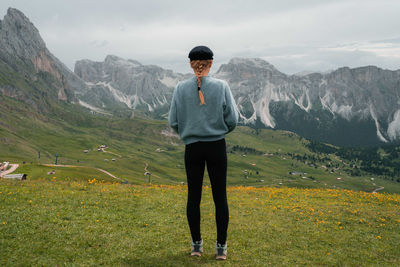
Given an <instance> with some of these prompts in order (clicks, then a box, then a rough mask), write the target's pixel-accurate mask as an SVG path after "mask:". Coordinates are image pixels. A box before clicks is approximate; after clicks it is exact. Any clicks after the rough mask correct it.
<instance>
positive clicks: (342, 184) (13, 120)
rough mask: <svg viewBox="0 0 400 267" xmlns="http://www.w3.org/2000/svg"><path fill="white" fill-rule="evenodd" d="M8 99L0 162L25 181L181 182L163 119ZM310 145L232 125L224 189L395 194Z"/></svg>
mask: <svg viewBox="0 0 400 267" xmlns="http://www.w3.org/2000/svg"><path fill="white" fill-rule="evenodd" d="M6 100H7V101H6V102H4V103H5V105H2V106H0V111H2V112H0V119H1V124H0V146H1V149H0V161H1V162H2V161H10V163H18V164H20V167H19V168H18V169H17V171H16V173H21V172H23V173H26V174H27V175H28V179H32V180H36V179H45V178H49V177H50V175H47V173H48V172H49V171H51V170H52V169H54V170H55V171H56V174H58V177H60V178H62V177H65V178H70V179H77V180H81V179H84V180H88V179H89V178H93V177H96V179H100V180H109V179H110V178H111V177H110V176H107V175H105V174H104V173H102V172H100V171H98V170H96V169H97V168H100V169H103V170H105V171H108V172H109V173H111V174H113V175H115V176H116V177H118V178H121V179H122V180H126V181H127V182H129V183H132V184H143V183H147V181H148V176H146V175H144V173H145V172H146V171H148V172H150V173H151V174H152V175H151V181H152V183H153V184H171V185H172V184H181V183H182V182H183V183H184V182H185V180H186V178H185V170H184V162H183V155H184V145H183V143H182V142H181V141H180V140H179V138H178V136H177V135H174V134H173V132H172V130H171V129H170V128H169V127H168V125H167V122H166V121H157V120H149V119H145V118H143V117H141V116H136V117H135V118H134V119H123V118H115V117H108V116H97V115H90V114H87V115H82V114H85V113H83V112H82V111H79V110H76V109H77V107H75V106H74V107H71V106H69V105H66V104H65V106H63V108H62V109H61V110H62V111H60V114H58V115H57V114H55V115H52V116H47V115H46V116H44V115H41V114H40V113H32V112H30V111H29V107H26V106H24V105H21V104H20V105H17V102H16V103H13V101H14V100H13V99H6ZM15 114H20V116H18V115H15ZM308 142H309V141H308V140H306V139H303V138H302V137H300V136H298V135H296V134H294V133H291V132H286V131H278V130H268V129H263V130H254V129H251V128H249V127H243V126H239V127H237V129H236V130H235V131H233V132H232V133H230V134H229V135H227V151H228V160H229V168H228V184H229V185H251V186H287V187H302V188H333V189H335V188H344V189H350V190H356V191H358V190H361V191H366V192H372V191H373V190H375V189H377V188H380V187H384V188H383V189H382V190H381V191H380V192H388V193H400V183H396V182H392V181H389V180H387V179H381V177H375V176H373V178H374V179H372V180H371V177H372V176H371V175H370V174H368V173H363V174H362V175H361V176H352V175H350V174H351V172H350V171H351V169H350V168H349V163H348V162H346V161H343V160H342V159H340V158H338V157H337V156H335V155H332V154H316V153H314V152H311V151H310V150H309V149H308V148H307V147H306V145H307V143H308ZM102 144H104V145H107V146H108V148H106V149H105V151H106V152H98V151H97V149H98V147H99V146H100V145H102ZM84 150H88V152H87V153H84ZM38 152H40V158H39V157H38V156H39V154H38ZM56 155H58V159H57V163H58V164H59V165H72V166H80V168H75V170H71V168H65V167H53V168H49V167H46V166H44V165H45V164H54V163H55V161H56ZM311 158H314V159H311ZM311 163H312V164H311ZM146 166H147V168H146ZM83 167H85V168H83ZM290 172H295V173H296V174H295V175H291V174H290ZM338 178H339V179H338ZM111 179H112V178H111ZM205 184H209V181H208V179H205Z"/></svg>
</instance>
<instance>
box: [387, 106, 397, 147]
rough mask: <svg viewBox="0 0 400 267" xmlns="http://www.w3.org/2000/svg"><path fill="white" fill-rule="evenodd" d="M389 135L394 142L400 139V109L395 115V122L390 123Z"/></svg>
mask: <svg viewBox="0 0 400 267" xmlns="http://www.w3.org/2000/svg"><path fill="white" fill-rule="evenodd" d="M387 133H388V135H389V138H390V140H392V141H393V140H396V139H397V138H400V109H399V110H397V111H396V112H395V113H394V116H393V121H392V122H391V123H389V126H388V129H387Z"/></svg>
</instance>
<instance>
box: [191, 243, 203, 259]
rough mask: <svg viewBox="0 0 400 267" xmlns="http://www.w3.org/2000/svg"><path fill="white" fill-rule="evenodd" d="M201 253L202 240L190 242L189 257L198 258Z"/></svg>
mask: <svg viewBox="0 0 400 267" xmlns="http://www.w3.org/2000/svg"><path fill="white" fill-rule="evenodd" d="M201 253H203V239H202V240H200V241H196V242H193V241H192V251H191V252H190V255H191V256H198V257H200V256H201Z"/></svg>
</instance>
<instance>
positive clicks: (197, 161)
mask: <svg viewBox="0 0 400 267" xmlns="http://www.w3.org/2000/svg"><path fill="white" fill-rule="evenodd" d="M206 163H207V171H208V175H209V177H210V182H211V188H212V194H213V199H214V204H215V218H216V222H217V242H218V243H220V244H222V245H223V244H225V242H226V235H227V230H228V222H229V210H228V201H227V198H226V170H227V156H226V145H225V139H221V140H218V141H213V142H196V143H192V144H189V145H186V147H185V167H186V175H187V182H188V201H187V207H186V214H187V218H188V222H189V227H190V233H191V235H192V240H193V241H194V242H195V241H200V240H201V234H200V201H201V191H202V186H203V175H204V167H205V164H206Z"/></svg>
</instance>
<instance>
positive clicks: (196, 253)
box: [190, 252, 201, 257]
mask: <svg viewBox="0 0 400 267" xmlns="http://www.w3.org/2000/svg"><path fill="white" fill-rule="evenodd" d="M190 256H197V257H200V256H201V253H200V252H191V253H190Z"/></svg>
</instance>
